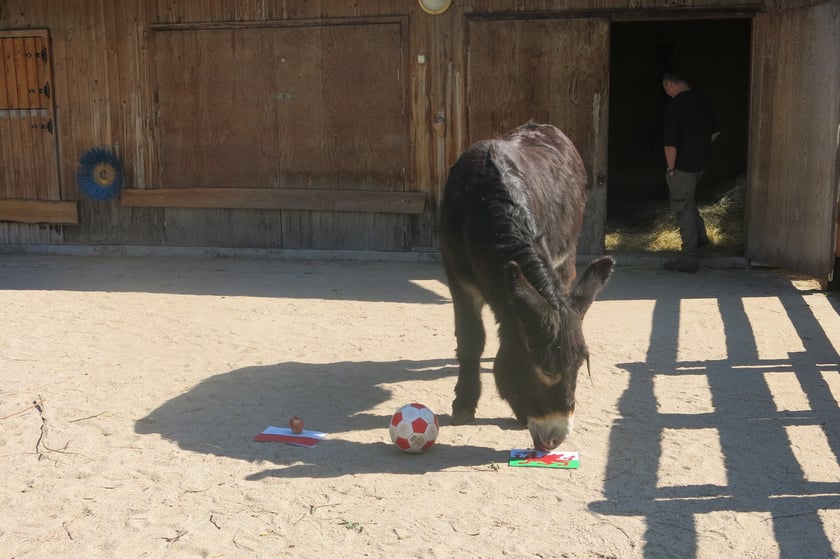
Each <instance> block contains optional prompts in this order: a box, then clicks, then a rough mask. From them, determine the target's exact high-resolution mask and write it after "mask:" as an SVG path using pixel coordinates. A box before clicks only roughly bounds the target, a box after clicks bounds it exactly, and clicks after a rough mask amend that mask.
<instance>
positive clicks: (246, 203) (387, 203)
mask: <svg viewBox="0 0 840 559" xmlns="http://www.w3.org/2000/svg"><path fill="white" fill-rule="evenodd" d="M120 202H121V204H122V205H123V206H135V207H144V208H223V209H255V210H321V211H333V212H377V213H401V214H420V213H423V208H424V206H425V203H426V194H425V193H423V192H386V191H363V190H362V191H360V190H303V189H289V188H279V189H278V188H152V189H149V190H141V189H135V188H129V189H126V190H123V191H122V194H121V195H120Z"/></svg>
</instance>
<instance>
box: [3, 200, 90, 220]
mask: <svg viewBox="0 0 840 559" xmlns="http://www.w3.org/2000/svg"><path fill="white" fill-rule="evenodd" d="M0 221H15V222H18V223H54V224H58V225H76V224H77V223H79V212H78V209H77V208H76V202H52V201H42V200H0Z"/></svg>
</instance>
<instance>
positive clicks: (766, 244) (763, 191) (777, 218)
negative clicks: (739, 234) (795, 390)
mask: <svg viewBox="0 0 840 559" xmlns="http://www.w3.org/2000/svg"><path fill="white" fill-rule="evenodd" d="M838 53H840V0H835V1H833V2H831V3H827V4H823V5H820V6H816V7H810V8H801V9H796V10H786V11H782V12H779V13H770V14H764V15H760V16H758V17H756V19H755V25H754V49H753V68H754V71H753V86H752V90H753V106H752V118H751V121H752V122H751V133H750V165H749V169H750V170H749V181H750V188H749V196H748V200H747V239H746V241H747V243H746V256H748V257H749V258H752V259H755V260H757V261H759V262H762V263H767V264H772V265H775V266H783V267H786V268H789V269H792V270H797V271H801V272H804V273H808V274H810V275H812V276H814V277H817V278H827V277H828V274H829V273H830V272H831V270H832V269H833V266H834V253H835V246H834V243H835V239H836V237H835V234H836V233H835V231H836V227H837V192H838V184H837V165H838V162H837V157H838V135H840V63H838V60H840V59H838Z"/></svg>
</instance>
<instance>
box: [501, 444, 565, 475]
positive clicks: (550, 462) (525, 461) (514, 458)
mask: <svg viewBox="0 0 840 559" xmlns="http://www.w3.org/2000/svg"><path fill="white" fill-rule="evenodd" d="M508 465H509V466H517V467H532V468H563V469H567V470H576V469H577V468H579V467H580V455H579V454H578V453H577V452H564V451H552V452H543V451H541V450H521V449H517V448H515V449H513V450H511V451H510V460H508Z"/></svg>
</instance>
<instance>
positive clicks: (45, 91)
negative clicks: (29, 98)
mask: <svg viewBox="0 0 840 559" xmlns="http://www.w3.org/2000/svg"><path fill="white" fill-rule="evenodd" d="M35 91H36V90H35V88H34V87H30V88H29V93H30V94H31V95H34V94H35ZM37 91H38V93H40V94H41V95H44V96H46V98H47V99H49V98H50V84H49V82H47V83H45V84H44V87H39V88H38V90H37Z"/></svg>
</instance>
